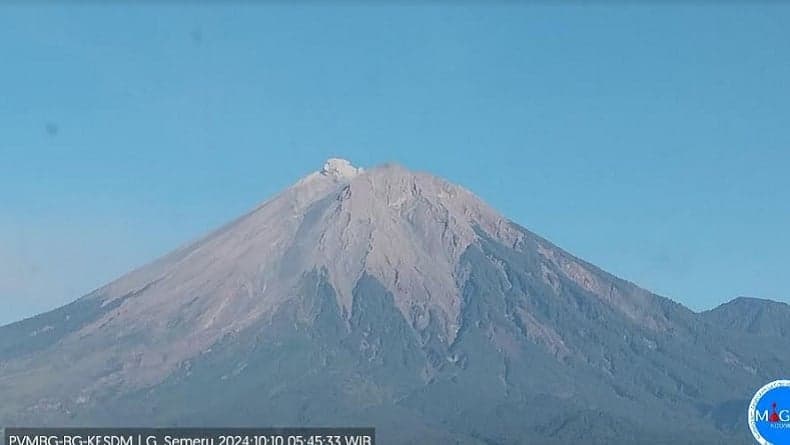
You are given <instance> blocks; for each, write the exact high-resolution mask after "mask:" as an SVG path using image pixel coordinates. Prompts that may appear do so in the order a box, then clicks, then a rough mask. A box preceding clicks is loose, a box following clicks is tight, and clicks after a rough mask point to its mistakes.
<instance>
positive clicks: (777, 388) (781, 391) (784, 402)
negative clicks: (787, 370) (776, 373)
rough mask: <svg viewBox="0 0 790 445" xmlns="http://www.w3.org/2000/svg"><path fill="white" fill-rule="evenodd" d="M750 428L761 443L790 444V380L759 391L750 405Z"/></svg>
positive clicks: (775, 383) (773, 383) (769, 385)
mask: <svg viewBox="0 0 790 445" xmlns="http://www.w3.org/2000/svg"><path fill="white" fill-rule="evenodd" d="M749 429H751V431H752V435H753V436H754V438H755V439H756V440H757V442H758V443H760V445H790V380H776V381H773V382H771V383H769V384H767V385H765V386H763V387H762V388H760V389H759V390H758V391H757V393H756V394H755V395H754V398H752V403H751V404H750V405H749Z"/></svg>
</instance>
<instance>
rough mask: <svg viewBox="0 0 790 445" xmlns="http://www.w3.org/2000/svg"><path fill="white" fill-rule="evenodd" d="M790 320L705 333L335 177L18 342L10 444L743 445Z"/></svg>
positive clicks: (776, 317)
mask: <svg viewBox="0 0 790 445" xmlns="http://www.w3.org/2000/svg"><path fill="white" fill-rule="evenodd" d="M723 273H724V271H723ZM766 307H770V317H769V316H768V315H769V314H767V313H766V309H765V308H766ZM739 314H747V315H743V316H741V315H739ZM749 314H765V315H763V316H759V317H758V316H754V315H749ZM788 314H790V308H788V306H787V305H785V304H781V303H773V302H771V303H770V304H769V303H767V302H765V301H763V300H757V299H739V300H737V302H736V303H735V304H728V305H725V306H723V307H722V308H720V309H719V310H715V311H710V312H706V313H695V312H693V311H691V310H689V309H687V308H686V307H684V306H682V305H680V304H678V303H676V302H673V301H671V300H669V299H667V298H663V297H660V296H658V295H655V294H653V293H651V292H649V291H647V290H644V289H642V288H640V287H638V286H636V285H635V284H632V283H630V282H627V281H624V280H622V279H620V278H617V277H615V276H612V275H610V274H608V273H606V272H604V271H603V270H601V269H599V268H597V267H595V266H593V265H592V264H589V263H587V262H585V261H582V260H580V259H578V258H576V257H574V256H573V255H571V254H569V253H568V252H565V251H564V250H562V249H560V248H558V247H557V246H555V245H553V244H552V243H550V242H549V241H547V240H545V239H543V238H541V237H539V236H538V235H536V234H534V233H532V232H530V231H528V230H527V229H525V228H524V227H521V226H520V225H518V224H516V223H514V222H512V221H510V220H508V219H507V218H506V217H504V216H502V215H500V214H499V213H498V212H497V211H495V210H494V209H492V208H491V207H489V206H488V205H486V203H484V202H483V201H482V200H481V199H479V198H478V197H476V196H475V195H474V194H473V193H471V192H470V191H468V190H466V189H464V188H462V187H460V186H457V185H455V184H452V183H450V182H448V181H446V180H443V179H441V178H437V177H435V176H432V175H430V174H426V173H421V172H413V171H410V170H408V169H406V168H404V167H402V166H399V165H394V164H388V165H383V166H379V167H375V168H371V169H366V170H363V169H361V168H357V167H354V166H353V165H351V163H349V162H348V161H345V160H342V159H330V160H328V161H327V162H326V163H325V165H324V166H323V168H322V169H320V170H319V171H316V172H314V173H311V174H309V175H307V176H305V177H304V178H302V179H301V180H299V181H298V182H296V183H295V184H294V185H293V186H291V187H289V188H288V189H286V190H284V191H283V192H281V193H280V194H278V195H277V196H274V197H273V198H271V199H269V200H268V201H266V202H264V203H263V204H261V205H260V206H258V207H257V208H255V209H253V210H252V211H251V212H249V213H248V214H246V215H244V216H242V217H240V218H238V219H236V220H235V221H232V222H231V223H229V224H227V225H226V226H224V227H221V228H219V229H218V230H216V231H214V232H213V233H210V234H209V235H207V236H205V237H204V238H202V239H200V240H197V241H195V242H194V243H191V244H189V245H186V246H184V247H182V248H180V249H178V250H176V251H174V252H172V253H170V254H169V255H166V256H165V257H163V258H161V259H158V260H156V261H154V262H152V263H150V264H148V265H146V266H144V267H142V268H140V269H138V270H135V271H133V272H131V273H129V274H127V275H125V276H123V277H121V278H119V279H118V280H116V281H114V282H112V283H110V284H108V285H106V286H104V287H102V288H100V289H97V290H96V291H94V292H92V293H90V294H89V295H86V296H84V297H82V298H80V299H78V300H76V301H74V302H73V303H71V304H69V305H66V306H64V307H61V308H58V309H56V310H54V311H51V312H48V313H44V314H41V315H39V316H36V317H33V318H30V319H27V320H23V321H20V322H18V323H14V324H11V325H8V326H5V327H2V328H0V399H2V406H0V425H5V426H69V425H79V426H375V427H376V428H377V440H378V441H379V443H383V444H406V443H415V444H433V443H436V444H441V443H464V444H467V443H468V444H566V443H588V444H599V443H600V444H608V443H620V442H626V443H636V444H640V443H645V444H663V443H666V444H670V443H671V444H683V443H688V444H692V443H693V444H704V443H711V444H727V443H733V444H734V443H739V444H740V443H745V442H746V441H748V440H749V436H748V427H747V426H746V409H747V406H748V400H749V399H750V398H751V396H752V395H753V393H754V391H755V390H756V389H757V388H759V387H760V386H762V385H763V384H765V383H766V382H768V381H770V380H773V379H776V378H779V377H784V375H783V373H786V371H787V369H790V354H788V353H787V349H786V347H784V343H783V342H780V341H775V340H776V339H781V338H782V336H784V335H785V330H781V331H778V329H779V328H780V327H779V326H778V325H777V323H780V322H779V321H781V320H787V319H789V318H787V317H788ZM766 319H769V321H770V322H771V323H772V324H771V325H770V326H767V327H765V328H760V327H759V326H752V324H754V323H760V322H761V320H766ZM745 320H752V322H751V324H750V325H749V326H748V329H747V328H742V326H743V325H744V324H745V323H746V321H745ZM733 325H737V326H738V327H739V328H738V329H731V328H732V326H733ZM777 332H779V334H777Z"/></svg>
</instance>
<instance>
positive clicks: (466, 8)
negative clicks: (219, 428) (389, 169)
mask: <svg viewBox="0 0 790 445" xmlns="http://www.w3.org/2000/svg"><path fill="white" fill-rule="evenodd" d="M661 3H664V4H663V5H662V4H659V2H655V3H654V4H648V3H643V4H641V5H628V4H626V3H625V2H602V3H601V4H599V5H594V6H582V5H580V4H578V3H570V4H567V5H566V6H551V5H548V4H547V3H533V4H531V5H527V4H520V5H519V4H515V3H507V2H505V3H496V4H494V5H493V6H483V5H482V2H481V4H476V3H474V2H461V3H460V4H456V5H454V4H453V3H450V2H446V3H445V2H436V3H432V4H428V5H424V6H420V5H419V4H418V3H417V2H399V3H395V4H390V5H389V6H371V5H365V4H364V3H362V2H340V3H335V4H330V3H326V4H325V3H319V2H309V3H305V4H303V5H302V6H300V7H288V6H286V5H285V4H281V3H263V4H258V5H256V4H253V3H251V2H238V3H232V4H230V5H226V6H219V5H216V4H213V3H208V2H205V3H198V4H197V5H192V6H190V5H189V4H188V3H187V2H165V3H162V4H159V5H157V4H156V3H155V2H150V3H146V4H145V5H144V6H135V5H133V4H132V3H131V2H118V3H116V4H114V5H112V6H102V5H99V4H94V3H91V2H88V3H83V4H79V5H77V6H58V5H56V4H54V3H52V4H49V3H47V2H44V3H39V2H35V5H33V6H25V5H23V4H21V3H13V4H5V5H2V6H0V323H3V322H8V321H12V320H15V319H19V318H21V317H23V316H28V315H31V314H34V313H37V312H40V311H44V310H47V309H50V308H53V307H55V306H57V305H60V304H63V303H65V302H68V301H70V300H73V299H75V298H77V297H79V296H81V295H83V294H85V293H87V292H89V291H90V290H92V289H93V288H95V287H97V286H99V285H101V284H104V283H106V282H108V281H109V280H111V279H113V278H115V277H116V276H118V275H120V274H122V273H124V272H126V271H128V270H130V269H132V268H134V267H136V266H139V265H141V264H143V263H145V262H147V261H149V260H151V259H153V258H154V257H156V256H158V255H161V254H163V253H165V252H167V251H169V250H171V249H172V248H174V247H176V246H178V245H181V244H183V243H185V242H187V241H189V240H191V239H194V238H195V237H197V236H199V235H201V234H203V233H205V232H206V231H208V230H210V229H212V228H214V227H216V226H218V225H220V224H222V223H224V222H225V221H227V220H229V219H231V218H233V217H235V216H237V215H239V214H241V213H243V212H245V211H246V210H248V209H250V208H251V207H253V206H254V205H255V204H256V203H257V202H259V201H262V200H264V199H265V198H267V197H269V196H271V195H272V194H274V193H276V192H277V191H278V190H280V189H282V188H284V187H286V186H287V185H289V184H291V183H292V182H294V181H295V180H297V179H298V178H299V177H301V176H302V175H304V174H306V173H308V172H310V171H312V170H316V169H318V168H320V166H321V164H322V163H323V161H324V159H325V158H327V157H330V156H341V157H345V158H348V159H351V160H352V161H353V162H354V163H356V164H360V165H362V166H371V165H375V164H378V163H382V162H385V161H396V162H400V163H402V164H404V165H406V166H408V167H410V168H413V169H417V170H426V171H431V172H433V173H436V174H439V175H441V176H444V177H446V178H448V179H450V180H452V181H455V182H458V183H460V184H462V185H464V186H466V187H468V188H470V189H472V190H473V191H475V192H476V193H477V194H479V195H480V196H482V197H483V198H484V199H485V200H487V201H488V202H490V203H491V204H492V205H493V206H494V207H496V208H497V209H499V210H500V211H501V212H502V213H504V214H505V215H507V216H509V217H510V218H512V219H513V220H515V221H517V222H519V223H521V224H522V225H525V226H526V227H528V228H530V229H532V230H533V231H535V232H537V233H539V234H541V235H543V236H545V237H547V238H549V239H550V240H552V241H554V242H555V243H557V244H558V245H560V246H561V247H564V248H566V249H567V250H570V251H571V252H573V253H575V254H577V255H578V256H581V257H582V258H585V259H587V260H589V261H591V262H593V263H595V264H597V265H599V266H601V267H603V268H604V269H607V270H609V271H611V272H613V273H615V274H617V275H620V276H622V277H624V278H627V279H629V280H632V281H635V282H636V283H638V284H640V285H642V286H644V287H647V288H649V289H651V290H653V291H655V292H657V293H660V294H663V295H666V296H669V297H671V298H674V299H676V300H678V301H680V302H683V303H684V304H686V305H689V306H690V307H692V308H694V309H705V308H710V307H713V306H715V305H716V304H718V303H720V302H723V301H725V300H728V299H730V298H732V297H735V296H738V295H749V296H757V297H769V298H773V299H779V300H784V301H787V300H788V299H789V298H790V284H788V280H787V276H788V265H790V236H788V229H787V228H788V227H790V200H789V199H788V198H789V196H788V191H790V183H789V180H788V177H790V175H788V174H787V169H788V165H790V124H788V123H790V27H788V26H787V24H788V23H790V7H788V6H786V5H782V4H780V3H779V2H776V3H772V2H769V3H764V4H761V5H751V4H749V3H747V2H742V3H739V2H725V3H724V4H723V5H721V6H716V5H715V4H714V2H697V3H693V4H687V5H683V4H681V2H670V3H669V4H666V3H665V2H661Z"/></svg>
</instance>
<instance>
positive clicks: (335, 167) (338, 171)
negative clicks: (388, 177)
mask: <svg viewBox="0 0 790 445" xmlns="http://www.w3.org/2000/svg"><path fill="white" fill-rule="evenodd" d="M362 171H363V170H362V168H360V167H354V166H353V165H352V164H351V163H350V162H348V161H347V160H345V159H340V158H330V159H327V160H326V162H325V163H324V168H323V169H321V173H322V174H324V175H330V176H334V177H336V178H343V179H351V178H353V177H354V176H357V175H358V174H360V173H362Z"/></svg>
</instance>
